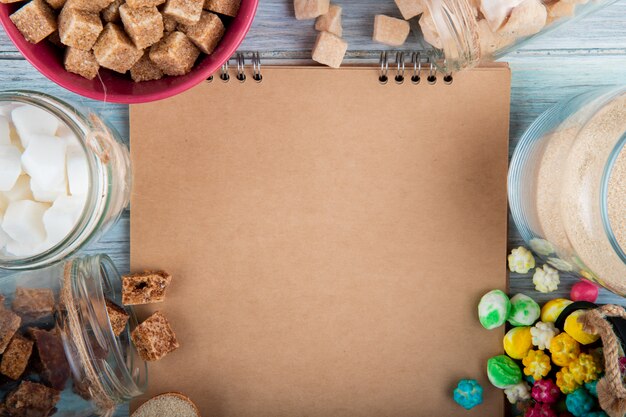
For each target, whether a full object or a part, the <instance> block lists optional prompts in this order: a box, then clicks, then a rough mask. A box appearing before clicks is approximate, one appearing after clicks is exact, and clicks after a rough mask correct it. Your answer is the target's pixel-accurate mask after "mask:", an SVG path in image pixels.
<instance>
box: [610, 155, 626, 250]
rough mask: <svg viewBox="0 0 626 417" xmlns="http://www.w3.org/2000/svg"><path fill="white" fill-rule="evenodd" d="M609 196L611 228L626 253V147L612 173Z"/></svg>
mask: <svg viewBox="0 0 626 417" xmlns="http://www.w3.org/2000/svg"><path fill="white" fill-rule="evenodd" d="M608 194H609V195H608V208H609V221H610V223H611V228H612V229H613V233H614V234H615V238H616V239H617V243H618V244H619V246H620V247H621V248H622V250H623V251H624V252H626V146H624V148H622V150H621V151H620V153H619V155H618V157H617V160H616V161H615V166H614V167H613V170H612V171H611V177H610V179H609V187H608Z"/></svg>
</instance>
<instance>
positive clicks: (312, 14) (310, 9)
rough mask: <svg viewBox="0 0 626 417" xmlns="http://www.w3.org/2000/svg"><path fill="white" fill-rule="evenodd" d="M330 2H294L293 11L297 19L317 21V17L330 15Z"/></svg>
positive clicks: (301, 0)
mask: <svg viewBox="0 0 626 417" xmlns="http://www.w3.org/2000/svg"><path fill="white" fill-rule="evenodd" d="M329 8H330V0H293V9H294V11H295V14H296V19H298V20H307V19H315V18H316V17H317V16H321V15H323V14H326V13H328V9H329Z"/></svg>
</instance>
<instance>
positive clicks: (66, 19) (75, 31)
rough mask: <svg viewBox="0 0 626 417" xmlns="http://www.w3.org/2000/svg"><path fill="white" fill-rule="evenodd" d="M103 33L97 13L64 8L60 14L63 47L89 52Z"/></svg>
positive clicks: (60, 34) (60, 33)
mask: <svg viewBox="0 0 626 417" xmlns="http://www.w3.org/2000/svg"><path fill="white" fill-rule="evenodd" d="M100 32H102V21H101V20H100V16H98V14H97V13H92V12H85V11H82V10H78V9H73V8H71V7H64V8H63V10H61V14H59V36H60V37H61V42H62V43H63V45H67V46H71V47H74V48H77V49H82V50H83V51H89V50H91V48H92V47H93V45H94V44H95V43H96V40H98V36H100Z"/></svg>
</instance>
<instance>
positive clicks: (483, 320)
mask: <svg viewBox="0 0 626 417" xmlns="http://www.w3.org/2000/svg"><path fill="white" fill-rule="evenodd" d="M510 313H511V301H510V300H509V297H508V296H507V295H506V294H505V293H504V292H503V291H500V290H491V291H489V292H488V293H487V294H485V295H483V296H482V298H481V299H480V302H479V303H478V320H480V324H482V325H483V327H484V328H485V329H487V330H491V329H495V328H496V327H500V326H502V325H503V324H504V323H506V319H507V318H508V317H509V314H510Z"/></svg>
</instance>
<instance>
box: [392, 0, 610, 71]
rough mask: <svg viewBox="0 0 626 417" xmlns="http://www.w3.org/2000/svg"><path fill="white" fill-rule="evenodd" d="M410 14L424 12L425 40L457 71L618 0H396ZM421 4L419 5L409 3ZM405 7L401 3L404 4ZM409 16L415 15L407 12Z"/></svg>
mask: <svg viewBox="0 0 626 417" xmlns="http://www.w3.org/2000/svg"><path fill="white" fill-rule="evenodd" d="M396 2H397V3H398V4H399V5H400V4H405V5H406V6H405V8H406V10H412V12H411V13H410V14H413V13H420V12H423V13H422V15H421V17H420V19H419V25H420V27H421V29H422V34H423V36H424V40H425V41H426V42H428V43H429V44H430V45H431V46H432V47H433V48H435V50H436V51H437V52H436V54H435V56H438V57H439V58H441V59H438V60H436V62H438V64H439V66H440V69H441V70H443V71H445V72H451V71H458V70H461V69H463V68H467V67H473V66H476V65H477V64H478V63H479V62H484V61H489V60H493V59H497V58H499V57H502V56H503V55H506V54H507V53H509V52H511V51H513V50H515V49H517V48H519V47H520V46H521V45H522V44H523V43H524V42H526V41H527V40H529V39H531V38H534V37H536V36H538V35H541V34H545V33H547V32H549V31H551V30H553V29H555V28H557V27H558V26H560V25H561V24H563V23H565V22H568V21H572V20H573V19H575V18H580V17H582V16H585V15H587V14H590V13H593V12H596V11H598V10H599V9H601V8H603V7H606V6H608V5H610V4H612V3H615V2H616V0H397V1H396ZM411 3H417V4H419V5H420V6H419V7H409V4H411ZM401 10H402V7H401ZM403 15H404V17H405V18H409V17H412V16H408V15H406V13H404V12H403Z"/></svg>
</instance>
